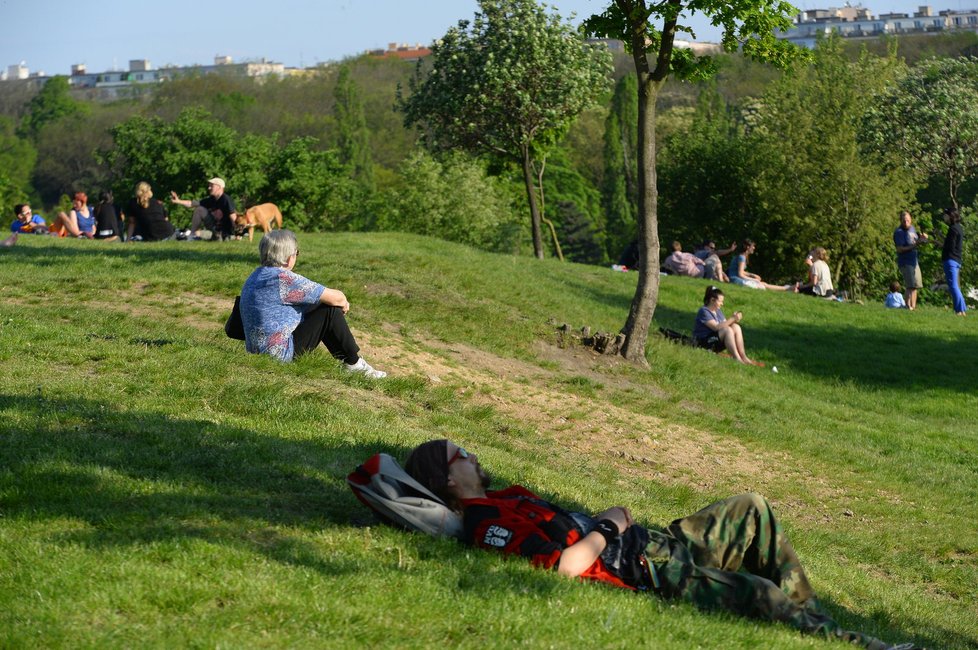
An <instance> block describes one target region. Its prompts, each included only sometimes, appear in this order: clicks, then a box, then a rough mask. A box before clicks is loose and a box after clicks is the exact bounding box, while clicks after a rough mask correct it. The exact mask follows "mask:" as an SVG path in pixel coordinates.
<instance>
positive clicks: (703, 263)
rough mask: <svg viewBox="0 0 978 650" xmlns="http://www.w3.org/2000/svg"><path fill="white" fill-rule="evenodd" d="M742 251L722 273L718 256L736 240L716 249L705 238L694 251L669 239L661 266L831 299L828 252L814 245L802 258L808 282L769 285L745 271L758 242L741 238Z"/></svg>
mask: <svg viewBox="0 0 978 650" xmlns="http://www.w3.org/2000/svg"><path fill="white" fill-rule="evenodd" d="M741 250H742V251H743V252H741V253H739V254H736V255H734V256H733V258H731V260H730V265H729V266H728V268H727V272H726V273H724V271H723V265H722V263H721V262H720V258H721V257H723V256H725V255H729V254H731V253H734V252H736V251H737V243H736V242H732V243H731V244H730V246H729V247H728V248H725V249H723V250H717V248H716V242H714V241H713V240H706V241H704V242H703V243H702V244H700V245H699V246H698V247H697V248H696V250H695V251H694V252H693V253H685V252H683V247H682V244H681V243H679V242H678V241H674V242H672V253H671V254H670V255H669V256H668V257H667V258H666V259H665V261H664V262H663V264H662V269H663V271H665V272H666V273H670V274H675V275H685V276H688V277H691V278H703V279H706V280H712V281H715V282H729V283H732V284H737V285H740V286H743V287H750V288H751V289H768V290H771V291H794V292H796V293H804V294H807V295H811V296H819V297H821V298H834V297H835V288H834V287H833V286H832V272H831V270H830V269H829V265H828V251H826V250H825V249H824V248H822V247H816V248H814V249H812V250H811V252H809V254H808V256H807V257H806V258H805V264H806V265H807V266H808V277H807V282H794V283H788V284H770V283H768V282H765V281H764V279H763V278H762V277H761V276H759V275H757V274H756V273H753V272H751V271H748V270H747V263H748V260H749V259H750V256H751V254H753V253H754V252H755V251H756V250H757V244H756V243H754V242H753V241H752V240H750V239H745V240H744V241H743V248H742V249H741Z"/></svg>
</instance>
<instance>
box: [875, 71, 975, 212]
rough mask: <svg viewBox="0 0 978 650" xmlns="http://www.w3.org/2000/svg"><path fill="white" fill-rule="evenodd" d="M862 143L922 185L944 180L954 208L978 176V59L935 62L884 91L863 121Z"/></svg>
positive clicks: (912, 72)
mask: <svg viewBox="0 0 978 650" xmlns="http://www.w3.org/2000/svg"><path fill="white" fill-rule="evenodd" d="M863 139H864V141H865V142H866V144H867V145H868V146H869V147H870V148H871V149H873V150H875V151H877V152H879V153H880V154H882V155H883V156H884V157H885V158H886V159H887V160H888V161H890V162H891V164H894V165H902V166H903V167H905V168H906V169H909V170H910V171H911V172H913V173H914V174H915V175H916V176H917V177H918V179H919V181H920V182H921V183H922V184H923V183H926V181H927V178H928V177H930V176H941V177H943V178H944V180H945V182H946V184H947V193H948V196H949V198H950V200H951V204H952V205H953V206H954V207H955V208H957V207H958V190H959V188H960V186H961V184H962V183H963V182H965V181H966V180H968V179H969V178H971V177H973V176H974V175H975V172H976V171H978V59H975V58H964V59H936V60H931V61H926V62H924V63H921V64H919V65H918V66H916V67H914V68H912V69H911V70H910V72H909V73H908V74H907V75H906V76H904V77H903V78H902V79H900V80H899V81H898V82H897V83H896V84H893V85H892V86H890V87H888V88H887V89H885V90H882V91H881V92H880V93H879V96H878V97H877V98H876V100H875V101H874V102H873V103H872V104H871V106H870V108H869V110H868V111H867V114H866V119H865V122H864V130H863Z"/></svg>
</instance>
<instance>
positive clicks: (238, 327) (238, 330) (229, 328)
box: [224, 296, 245, 341]
mask: <svg viewBox="0 0 978 650" xmlns="http://www.w3.org/2000/svg"><path fill="white" fill-rule="evenodd" d="M224 333H225V334H227V335H228V338H231V339H236V340H238V341H244V340H245V331H244V321H242V320H241V296H235V297H234V307H232V308H231V315H230V316H228V320H227V322H226V323H224Z"/></svg>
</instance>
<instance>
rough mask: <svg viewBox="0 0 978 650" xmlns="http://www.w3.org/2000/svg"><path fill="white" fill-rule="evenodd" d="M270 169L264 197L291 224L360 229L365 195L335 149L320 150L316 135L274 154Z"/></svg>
mask: <svg viewBox="0 0 978 650" xmlns="http://www.w3.org/2000/svg"><path fill="white" fill-rule="evenodd" d="M267 171H268V178H267V185H266V186H263V187H262V192H263V196H265V197H268V198H264V199H262V200H268V201H273V202H274V203H275V204H276V205H278V206H279V208H280V209H281V210H282V214H283V215H289V219H290V222H291V224H292V225H291V226H290V227H296V228H300V229H305V230H355V229H357V226H358V225H359V224H358V223H357V222H356V218H357V216H358V214H359V213H358V212H357V210H356V208H357V206H359V205H361V201H362V197H361V194H360V193H359V192H358V189H357V187H356V185H355V183H354V182H353V181H352V180H351V179H350V174H349V167H348V166H346V165H344V164H343V163H342V162H341V161H340V158H339V155H338V154H337V152H336V151H335V150H329V151H321V150H318V149H317V141H316V139H315V138H311V137H306V138H295V139H294V140H292V141H291V142H289V143H288V144H287V145H285V146H284V147H282V148H281V149H279V150H277V152H276V153H274V154H273V155H272V157H271V160H270V162H269V163H268V167H267Z"/></svg>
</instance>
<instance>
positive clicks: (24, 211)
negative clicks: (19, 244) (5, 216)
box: [10, 203, 48, 241]
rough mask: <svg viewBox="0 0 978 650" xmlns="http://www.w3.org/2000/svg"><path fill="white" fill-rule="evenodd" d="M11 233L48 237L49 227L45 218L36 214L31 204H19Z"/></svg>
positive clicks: (16, 207) (15, 211)
mask: <svg viewBox="0 0 978 650" xmlns="http://www.w3.org/2000/svg"><path fill="white" fill-rule="evenodd" d="M10 232H12V233H14V234H20V235H23V234H26V233H34V234H35V235H46V234H48V226H47V223H46V222H45V221H44V217H42V216H41V215H39V214H34V212H33V211H32V210H31V206H30V204H28V203H18V204H17V205H15V206H14V220H13V223H11V224H10ZM14 241H16V239H15V240H14Z"/></svg>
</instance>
